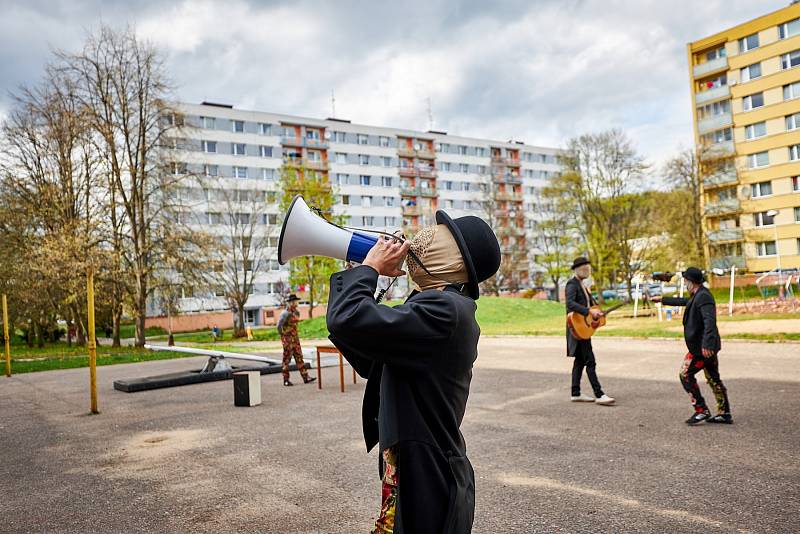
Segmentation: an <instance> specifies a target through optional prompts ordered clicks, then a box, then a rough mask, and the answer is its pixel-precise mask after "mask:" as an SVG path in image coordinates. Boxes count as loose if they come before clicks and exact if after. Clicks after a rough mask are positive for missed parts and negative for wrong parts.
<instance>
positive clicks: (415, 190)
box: [400, 187, 439, 198]
mask: <svg viewBox="0 0 800 534" xmlns="http://www.w3.org/2000/svg"><path fill="white" fill-rule="evenodd" d="M400 195H402V196H405V197H430V198H433V197H438V196H439V192H438V191H437V190H436V189H435V188H433V187H401V188H400Z"/></svg>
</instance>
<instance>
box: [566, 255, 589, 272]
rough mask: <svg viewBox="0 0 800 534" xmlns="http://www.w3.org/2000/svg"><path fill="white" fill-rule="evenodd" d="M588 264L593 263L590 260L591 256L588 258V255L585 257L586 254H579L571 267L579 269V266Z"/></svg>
mask: <svg viewBox="0 0 800 534" xmlns="http://www.w3.org/2000/svg"><path fill="white" fill-rule="evenodd" d="M587 264H588V265H591V264H592V262H590V261H589V258H586V257H584V256H578V257H577V258H575V260H574V261H573V262H572V267H570V269H577V268H578V267H580V266H581V265H587Z"/></svg>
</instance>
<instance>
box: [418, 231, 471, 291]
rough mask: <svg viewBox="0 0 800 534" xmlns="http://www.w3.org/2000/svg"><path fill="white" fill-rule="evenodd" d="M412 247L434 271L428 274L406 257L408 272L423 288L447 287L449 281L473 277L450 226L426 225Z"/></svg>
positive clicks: (460, 281) (465, 280)
mask: <svg viewBox="0 0 800 534" xmlns="http://www.w3.org/2000/svg"><path fill="white" fill-rule="evenodd" d="M411 250H412V251H413V252H414V254H416V255H417V257H418V258H419V259H420V261H422V263H424V264H425V267H426V268H427V269H428V271H430V273H431V274H428V273H426V272H425V269H423V268H422V267H420V266H419V264H418V263H417V262H416V261H414V258H412V257H411V256H410V255H409V256H408V257H407V258H406V265H407V267H408V274H409V275H411V279H412V280H413V281H414V283H415V284H416V285H417V287H418V288H419V290H420V291H425V290H426V289H443V288H444V287H445V286H446V285H448V284H464V283H466V282H467V281H468V280H469V274H468V273H467V267H466V265H465V264H464V258H463V257H462V256H461V251H459V250H458V245H457V244H456V240H455V238H454V237H453V234H451V233H450V230H449V229H448V228H447V226H445V225H443V224H439V225H437V226H427V227H425V228H423V229H422V230H420V231H419V233H417V235H415V236H414V239H412V240H411ZM431 275H434V276H431Z"/></svg>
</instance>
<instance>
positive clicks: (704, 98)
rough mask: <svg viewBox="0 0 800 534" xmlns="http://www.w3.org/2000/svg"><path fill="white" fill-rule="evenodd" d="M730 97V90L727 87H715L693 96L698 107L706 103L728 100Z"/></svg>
mask: <svg viewBox="0 0 800 534" xmlns="http://www.w3.org/2000/svg"><path fill="white" fill-rule="evenodd" d="M730 96H731V88H730V87H729V86H727V85H723V86H722V87H716V88H714V89H708V90H706V91H702V92H699V93H697V94H696V95H694V101H695V103H696V104H697V105H698V106H699V105H700V104H705V103H706V102H713V101H714V100H722V99H723V98H728V97H730Z"/></svg>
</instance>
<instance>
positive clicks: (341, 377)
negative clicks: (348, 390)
mask: <svg viewBox="0 0 800 534" xmlns="http://www.w3.org/2000/svg"><path fill="white" fill-rule="evenodd" d="M339 389H340V391H341V392H342V393H344V361H343V359H342V353H341V352H340V353H339Z"/></svg>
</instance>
